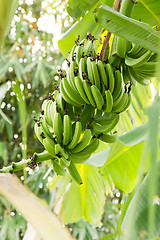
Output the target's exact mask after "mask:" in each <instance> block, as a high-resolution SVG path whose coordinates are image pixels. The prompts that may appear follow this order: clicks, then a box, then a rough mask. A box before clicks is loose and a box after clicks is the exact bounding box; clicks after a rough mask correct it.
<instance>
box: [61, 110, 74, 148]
mask: <svg viewBox="0 0 160 240" xmlns="http://www.w3.org/2000/svg"><path fill="white" fill-rule="evenodd" d="M71 138H72V122H71V118H70V116H69V115H64V117H63V145H68V143H69V142H70V140H71Z"/></svg>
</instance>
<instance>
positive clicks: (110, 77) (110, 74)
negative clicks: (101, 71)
mask: <svg viewBox="0 0 160 240" xmlns="http://www.w3.org/2000/svg"><path fill="white" fill-rule="evenodd" d="M106 74H107V79H108V85H109V88H108V89H109V90H110V92H111V93H113V89H114V84H115V83H114V81H115V80H114V74H113V69H112V67H111V65H110V63H107V65H106Z"/></svg>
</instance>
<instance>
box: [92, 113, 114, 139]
mask: <svg viewBox="0 0 160 240" xmlns="http://www.w3.org/2000/svg"><path fill="white" fill-rule="evenodd" d="M118 121H119V114H117V115H116V116H115V118H114V119H113V121H112V123H111V124H109V125H106V126H102V125H100V124H98V123H95V122H92V123H91V126H92V127H93V132H95V133H96V134H97V133H98V134H99V133H108V132H110V131H111V130H112V129H113V128H114V127H115V126H116V125H117V123H118Z"/></svg>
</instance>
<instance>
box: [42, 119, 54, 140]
mask: <svg viewBox="0 0 160 240" xmlns="http://www.w3.org/2000/svg"><path fill="white" fill-rule="evenodd" d="M40 122H41V127H42V132H44V133H45V134H46V135H47V136H48V137H50V138H51V139H53V136H52V133H51V132H50V130H49V128H48V125H47V123H46V120H45V118H44V117H42V118H41V120H40Z"/></svg>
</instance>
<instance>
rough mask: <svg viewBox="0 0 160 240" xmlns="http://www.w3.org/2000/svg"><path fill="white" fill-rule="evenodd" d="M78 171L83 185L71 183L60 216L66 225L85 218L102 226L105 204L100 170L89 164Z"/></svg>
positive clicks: (79, 167) (81, 166)
mask: <svg viewBox="0 0 160 240" xmlns="http://www.w3.org/2000/svg"><path fill="white" fill-rule="evenodd" d="M77 166H78V165H77ZM78 170H79V173H80V175H81V177H82V179H83V184H82V185H78V184H77V183H75V182H74V181H72V182H71V185H70V188H69V190H68V192H67V193H66V194H65V195H64V199H63V201H62V206H61V210H60V215H61V216H62V219H63V221H64V223H66V224H67V223H73V222H77V221H79V220H81V219H82V218H83V219H85V220H86V221H88V222H89V223H91V224H92V225H94V226H97V225H99V224H100V220H101V217H102V214H103V207H104V202H105V196H104V183H103V180H102V176H101V175H100V173H99V170H98V168H96V167H93V166H90V165H88V164H80V165H79V166H78Z"/></svg>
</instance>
